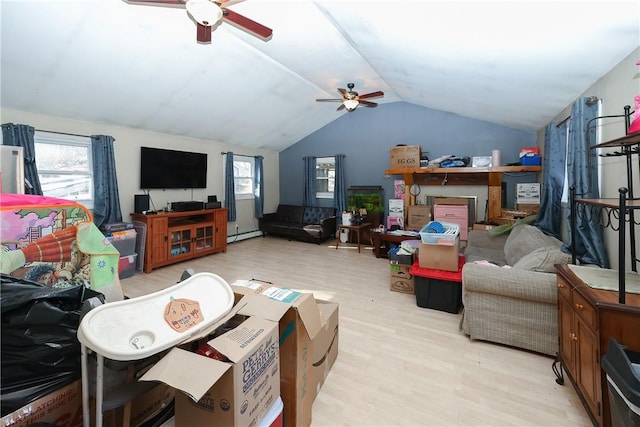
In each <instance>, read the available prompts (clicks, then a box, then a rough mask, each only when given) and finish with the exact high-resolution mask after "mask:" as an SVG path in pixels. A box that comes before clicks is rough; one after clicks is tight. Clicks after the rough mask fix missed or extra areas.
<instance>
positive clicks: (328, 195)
mask: <svg viewBox="0 0 640 427" xmlns="http://www.w3.org/2000/svg"><path fill="white" fill-rule="evenodd" d="M323 163H331V164H333V168H328V169H327V170H328V171H329V172H328V173H327V176H326V177H318V170H320V169H321V168H320V167H319V166H320V165H321V164H323ZM315 170H316V185H315V188H316V199H333V198H334V197H335V195H334V193H335V185H336V184H335V183H336V158H335V156H324V157H316V167H315ZM332 170H333V176H331V172H330V171H332ZM319 180H322V181H324V180H326V181H327V188H329V187H330V185H329V182H330V181H331V180H333V190H332V191H317V189H318V181H319Z"/></svg>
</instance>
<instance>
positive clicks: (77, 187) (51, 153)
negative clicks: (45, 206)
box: [34, 131, 93, 209]
mask: <svg viewBox="0 0 640 427" xmlns="http://www.w3.org/2000/svg"><path fill="white" fill-rule="evenodd" d="M34 143H35V151H36V167H37V168H38V177H39V178H40V185H41V186H42V193H43V194H44V195H45V196H51V197H59V198H61V199H67V200H74V201H76V202H78V203H80V204H82V205H83V206H85V207H86V208H87V209H93V159H92V155H91V138H89V137H86V136H75V135H64V134H59V133H52V132H42V131H36V132H35V134H34Z"/></svg>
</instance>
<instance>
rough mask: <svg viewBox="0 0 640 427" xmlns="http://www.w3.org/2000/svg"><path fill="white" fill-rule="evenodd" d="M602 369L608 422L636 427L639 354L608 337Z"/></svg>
mask: <svg viewBox="0 0 640 427" xmlns="http://www.w3.org/2000/svg"><path fill="white" fill-rule="evenodd" d="M602 369H604V371H605V373H606V374H607V385H608V390H609V406H610V408H611V425H613V426H620V427H640V353H639V352H635V351H631V350H628V349H626V348H625V347H623V346H621V345H620V344H619V343H618V342H617V341H616V340H615V339H613V338H609V345H608V347H607V354H605V355H604V357H603V358H602Z"/></svg>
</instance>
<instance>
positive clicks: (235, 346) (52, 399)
mask: <svg viewBox="0 0 640 427" xmlns="http://www.w3.org/2000/svg"><path fill="white" fill-rule="evenodd" d="M245 283H249V282H245ZM237 284H238V285H242V282H238V283H237ZM254 284H255V283H254ZM232 289H233V291H234V294H235V301H234V306H233V308H232V310H231V312H229V314H227V315H226V316H225V317H224V318H223V319H222V320H220V321H219V322H217V323H216V324H215V325H213V326H214V327H215V330H216V331H218V330H220V329H223V330H224V333H222V334H221V335H219V336H215V338H213V339H211V336H214V335H215V334H214V335H207V336H199V337H193V339H190V340H189V341H188V342H184V343H182V344H180V345H178V346H175V347H174V348H172V349H171V350H170V351H168V352H167V353H166V355H164V357H162V359H160V361H159V362H157V363H156V364H155V365H154V366H152V367H151V369H149V370H148V371H147V372H146V373H145V374H144V375H143V376H142V377H141V378H140V381H159V382H160V383H159V385H157V386H155V387H153V388H152V389H151V391H150V392H146V393H144V394H143V395H141V396H139V397H138V398H136V399H135V400H134V401H133V402H132V406H131V407H130V410H131V411H130V414H128V417H129V419H130V420H131V422H130V425H138V424H139V423H140V422H143V421H145V420H146V419H149V418H150V417H152V416H154V415H156V414H157V413H158V412H159V411H160V410H161V409H162V408H164V407H165V406H166V405H167V404H168V403H170V401H171V400H172V399H173V398H174V396H175V416H174V417H175V418H174V425H175V426H193V425H229V426H254V425H258V424H259V423H260V421H262V420H263V419H265V416H266V415H267V414H268V413H269V410H270V409H271V408H272V407H274V405H275V404H276V403H277V402H278V401H279V399H281V401H282V402H283V404H284V405H283V415H284V416H283V417H281V418H282V419H283V420H284V425H285V426H308V425H310V424H311V411H312V405H313V402H314V400H315V398H316V396H317V394H318V392H319V391H320V388H321V386H322V384H323V383H324V381H325V379H326V378H327V375H328V373H329V370H330V369H331V367H332V366H333V363H334V362H335V360H336V358H337V354H338V304H335V303H332V302H328V301H321V300H316V299H315V298H314V297H313V295H312V294H309V293H301V292H296V291H293V290H290V289H283V288H276V287H273V286H268V287H266V288H265V287H263V286H262V285H259V286H257V287H256V286H252V287H247V286H232ZM238 318H241V320H240V321H237V319H238ZM234 320H235V322H234ZM230 324H231V326H228V325H230ZM212 330H214V329H213V328H208V329H207V331H212ZM203 346H209V348H212V349H215V350H216V351H214V352H213V353H214V354H213V355H210V357H204V356H203V355H201V354H197V350H198V349H201V348H203ZM92 418H93V419H95V418H94V417H93V416H92ZM82 420H83V417H82V399H81V385H80V380H78V381H75V382H74V383H72V384H70V385H67V386H65V387H63V388H61V389H59V390H57V391H56V392H54V393H50V394H49V395H47V396H44V397H43V398H42V399H39V400H38V401H34V402H32V403H30V404H29V405H26V406H25V407H23V408H21V409H20V410H18V411H15V412H14V413H11V414H7V415H6V416H5V417H3V418H2V422H3V424H4V425H6V426H14V427H22V426H28V425H31V424H33V423H34V422H47V423H52V424H55V425H65V426H80V425H82ZM111 420H122V407H121V408H119V410H113V411H108V413H105V417H104V422H105V425H107V422H111Z"/></svg>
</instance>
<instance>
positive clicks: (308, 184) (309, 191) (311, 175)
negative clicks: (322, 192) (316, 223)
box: [302, 156, 316, 206]
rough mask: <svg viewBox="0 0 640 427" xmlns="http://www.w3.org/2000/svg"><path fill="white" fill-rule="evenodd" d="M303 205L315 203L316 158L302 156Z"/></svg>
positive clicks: (313, 204)
mask: <svg viewBox="0 0 640 427" xmlns="http://www.w3.org/2000/svg"><path fill="white" fill-rule="evenodd" d="M302 204H303V205H305V206H315V205H316V158H315V157H313V156H307V157H304V199H303V201H302Z"/></svg>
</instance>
